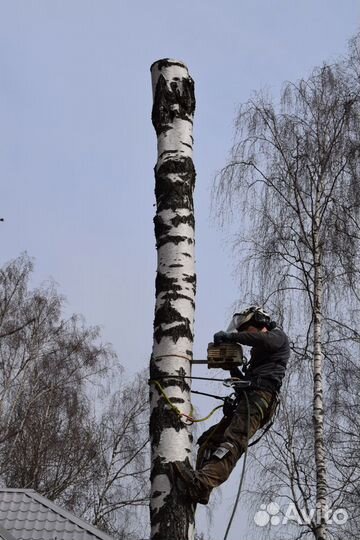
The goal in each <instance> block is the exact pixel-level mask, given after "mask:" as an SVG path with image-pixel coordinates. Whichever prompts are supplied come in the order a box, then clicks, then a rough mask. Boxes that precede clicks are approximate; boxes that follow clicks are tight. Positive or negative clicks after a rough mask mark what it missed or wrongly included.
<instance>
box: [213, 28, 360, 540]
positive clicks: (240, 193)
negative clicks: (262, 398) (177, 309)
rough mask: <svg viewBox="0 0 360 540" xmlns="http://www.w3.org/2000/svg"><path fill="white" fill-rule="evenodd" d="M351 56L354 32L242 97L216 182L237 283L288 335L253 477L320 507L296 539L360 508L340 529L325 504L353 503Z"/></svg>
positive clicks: (354, 157)
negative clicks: (263, 453) (334, 56)
mask: <svg viewBox="0 0 360 540" xmlns="http://www.w3.org/2000/svg"><path fill="white" fill-rule="evenodd" d="M359 65H360V62H359V36H356V38H355V39H354V40H353V42H352V43H351V46H350V50H349V53H348V55H347V57H345V58H344V59H342V60H341V61H339V62H337V63H335V64H332V65H324V66H322V67H321V68H317V69H315V70H314V71H313V73H312V74H311V75H310V77H308V78H307V79H303V80H301V81H299V82H297V83H286V84H285V85H284V88H283V91H282V94H281V100H280V102H279V104H278V105H276V104H275V103H274V102H273V100H271V99H270V98H268V97H267V96H266V95H265V94H264V93H258V94H256V95H255V96H254V97H253V98H252V99H250V100H249V101H248V102H247V103H245V104H244V105H242V106H241V107H240V110H239V114H238V117H237V120H236V137H235V143H234V146H233V148H232V151H231V156H230V159H229V162H228V164H227V165H226V166H225V167H224V169H223V170H222V171H221V173H220V174H219V176H218V177H217V179H216V183H215V197H216V203H217V210H218V215H219V217H220V219H221V220H222V222H224V220H225V218H227V217H228V216H229V215H231V217H232V218H233V223H235V224H236V226H237V227H238V232H237V235H236V240H235V243H236V247H237V250H238V251H237V253H238V256H239V259H240V260H241V261H242V264H244V262H245V263H246V264H245V268H246V271H245V272H242V273H241V275H240V279H241V281H242V288H243V289H244V284H246V285H247V287H248V290H247V295H248V296H250V297H251V301H252V302H254V301H255V302H257V303H261V304H267V306H268V308H270V309H272V310H273V311H274V312H275V313H277V314H278V317H279V319H280V322H283V323H284V324H286V326H287V327H288V328H290V330H289V333H290V334H292V335H293V351H294V355H293V362H292V369H291V372H292V374H291V379H290V382H289V384H288V387H287V396H288V398H289V400H288V401H287V404H286V406H284V409H283V412H282V414H281V415H280V417H279V421H278V430H277V433H276V434H275V435H274V434H273V435H272V436H271V439H269V438H268V441H267V444H268V447H269V448H270V450H268V452H267V457H268V460H266V474H265V473H264V477H263V478H261V484H262V488H263V489H262V495H264V494H266V496H269V493H271V494H272V496H274V494H275V493H276V488H275V487H274V486H275V485H276V486H277V490H278V491H277V493H278V495H279V496H280V497H283V498H284V500H289V498H290V500H292V501H293V502H294V503H295V505H296V507H297V508H298V509H301V508H305V509H306V508H309V509H310V508H315V507H317V508H318V509H319V512H318V515H317V516H314V517H313V518H312V519H310V520H309V522H308V523H305V524H303V525H302V526H298V531H299V532H298V533H297V534H298V536H297V538H300V536H302V537H304V535H305V536H306V535H308V536H309V537H315V538H316V539H317V540H323V539H326V540H327V539H329V538H330V537H337V536H336V535H337V534H339V535H340V536H341V535H342V536H344V531H345V530H347V531H349V533H350V532H351V531H354V530H357V533H358V532H359V526H360V525H359V520H358V516H357V512H353V514H352V515H351V516H350V517H349V520H348V521H347V523H346V525H343V526H342V528H341V527H340V529H339V531H338V528H337V527H336V524H335V525H334V524H332V525H330V524H329V523H328V522H327V519H326V516H325V512H326V509H327V508H328V507H330V508H332V509H335V508H339V505H340V506H341V504H345V503H346V504H348V505H349V504H350V503H349V501H350V500H355V499H356V498H357V499H356V500H357V501H359V498H358V493H357V494H356V488H355V484H356V482H355V480H356V478H357V477H358V475H359V472H360V469H359V467H358V465H355V463H356V462H355V454H356V451H355V448H356V444H357V445H358V444H359V437H358V436H355V437H354V436H353V435H355V432H356V430H355V429H354V428H355V424H354V423H352V428H350V426H349V420H350V416H351V415H349V406H348V405H349V403H350V402H351V403H352V406H353V407H355V406H356V403H357V405H358V402H357V401H356V399H355V400H354V399H350V396H351V397H352V398H353V396H352V392H354V390H355V386H354V380H350V379H351V378H350V377H345V373H349V372H354V370H356V369H358V367H359V363H358V349H359V347H358V346H359V333H358V328H357V323H356V320H357V319H358V313H359V308H360V305H359V301H360V296H359V292H360V290H359V285H360V281H359V275H360V264H359V263H360V260H359V258H360V256H359V253H360V252H359V247H360V245H359V240H360V221H359V218H360V161H359V160H360V135H359V133H360V130H359V126H360V122H359V120H360V116H359V114H360V85H359ZM230 211H231V212H230ZM291 329H292V330H293V332H291ZM334 370H336V373H335V372H334ZM345 379H346V380H345ZM340 381H342V382H343V384H340ZM294 396H296V399H294ZM340 396H341V406H339V405H338V400H339V399H340ZM355 402H356V403H355ZM340 411H341V412H340ZM352 420H353V421H354V418H352ZM345 426H346V427H345ZM353 429H354V431H352V430H353ZM350 431H351V433H352V435H351V436H350V435H349V433H350ZM345 433H348V436H345ZM341 446H342V448H343V450H344V449H345V448H346V456H347V458H346V459H348V458H349V459H350V462H351V464H352V465H351V466H350V469H349V468H348V466H349V463H348V462H347V461H346V459H345V454H343V455H342V456H341V455H340V451H339V450H340V447H341ZM279 464H281V465H282V467H281V468H280V467H279ZM264 478H267V479H268V484H267V486H268V488H269V489H268V490H266V489H264V486H265V484H264ZM271 485H272V486H273V489H272V488H271ZM354 498H355V499H354ZM348 507H349V506H348ZM352 508H355V507H354V506H352ZM267 532H269V531H267ZM294 534H295V533H294V531H291V538H295V536H294ZM330 535H332V536H330Z"/></svg>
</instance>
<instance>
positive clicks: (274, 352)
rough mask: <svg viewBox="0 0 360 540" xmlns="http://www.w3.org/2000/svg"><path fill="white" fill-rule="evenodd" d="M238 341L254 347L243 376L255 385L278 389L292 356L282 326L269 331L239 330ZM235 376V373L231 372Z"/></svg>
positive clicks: (267, 388)
mask: <svg viewBox="0 0 360 540" xmlns="http://www.w3.org/2000/svg"><path fill="white" fill-rule="evenodd" d="M236 341H237V343H240V344H241V345H248V346H250V347H252V349H251V356H250V361H249V363H248V364H247V366H246V368H245V369H244V372H243V373H244V374H243V376H242V377H241V378H243V379H245V380H248V381H251V382H252V386H253V387H258V388H263V389H265V390H270V391H278V390H279V389H280V387H281V384H282V380H283V378H284V375H285V371H286V366H287V363H288V360H289V356H290V346H289V340H288V337H287V335H286V334H285V332H284V331H283V330H282V329H281V328H278V327H276V328H274V329H272V330H269V331H267V332H238V333H237V336H236ZM231 374H232V375H233V376H235V373H234V372H233V370H232V372H231Z"/></svg>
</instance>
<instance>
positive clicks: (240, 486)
mask: <svg viewBox="0 0 360 540" xmlns="http://www.w3.org/2000/svg"><path fill="white" fill-rule="evenodd" d="M243 395H244V396H245V401H246V408H247V437H246V446H245V450H244V461H243V467H242V471H241V476H240V482H239V487H238V490H237V494H236V498H235V503H234V507H233V510H232V513H231V516H230V519H229V523H228V525H227V527H226V531H225V536H224V540H227V537H228V534H229V531H230V527H231V525H232V522H233V519H234V516H235V512H236V510H237V506H238V503H239V499H240V494H241V490H242V485H243V482H244V478H245V466H246V458H247V454H248V447H249V433H250V404H249V398H248V396H247V393H246V391H245V390H243Z"/></svg>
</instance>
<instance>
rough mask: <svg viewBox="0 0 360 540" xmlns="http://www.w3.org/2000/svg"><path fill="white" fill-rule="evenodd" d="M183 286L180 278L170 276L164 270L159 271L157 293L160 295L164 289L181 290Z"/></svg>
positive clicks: (156, 281) (156, 285) (156, 283)
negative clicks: (179, 282)
mask: <svg viewBox="0 0 360 540" xmlns="http://www.w3.org/2000/svg"><path fill="white" fill-rule="evenodd" d="M181 289H182V287H181V285H179V284H178V278H173V277H169V276H167V275H166V274H163V273H162V272H158V273H157V275H156V279H155V295H156V297H158V295H159V294H160V293H162V292H164V291H169V290H171V291H174V294H175V291H181Z"/></svg>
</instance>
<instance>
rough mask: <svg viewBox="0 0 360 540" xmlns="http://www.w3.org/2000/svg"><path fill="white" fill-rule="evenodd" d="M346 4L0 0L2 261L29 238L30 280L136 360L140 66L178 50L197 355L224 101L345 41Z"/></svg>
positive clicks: (221, 314) (145, 118)
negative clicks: (188, 101) (191, 173)
mask: <svg viewBox="0 0 360 540" xmlns="http://www.w3.org/2000/svg"><path fill="white" fill-rule="evenodd" d="M359 14H360V3H359V2H358V0H343V1H341V2H340V1H339V0H299V1H297V2H296V1H295V0H246V1H245V0H223V1H222V2H220V1H219V0H218V1H214V0H185V1H184V0H183V1H182V2H169V0H167V1H165V0H155V1H153V2H150V1H148V0H141V1H139V0H132V1H127V2H126V1H124V0H123V1H121V0H116V1H113V0H97V1H95V0H86V1H85V0H42V1H39V0H37V1H35V0H22V1H18V0H7V1H6V0H0V73H1V78H0V81H1V82H0V176H1V185H2V196H1V198H0V214H1V215H0V217H4V218H5V222H4V223H0V226H1V227H0V237H1V246H2V249H1V262H2V263H3V262H5V261H8V260H10V259H13V258H15V257H17V256H18V255H19V254H20V253H21V252H23V251H27V252H28V253H29V255H30V256H32V257H34V258H35V278H34V282H35V283H39V282H41V281H42V280H45V279H48V278H49V277H52V278H53V279H54V280H55V281H56V282H57V283H58V284H59V290H60V292H61V293H63V294H64V295H65V296H66V297H67V300H68V310H69V312H77V313H82V314H83V315H84V316H85V317H86V320H87V321H88V323H90V324H99V325H101V326H102V335H103V338H104V340H106V341H109V342H111V343H112V344H113V345H114V348H115V350H116V351H117V353H118V355H119V359H120V362H121V363H122V364H123V365H124V366H125V368H126V370H127V373H128V374H129V375H131V374H133V373H134V372H135V371H136V370H139V369H141V368H143V367H145V366H146V365H147V363H148V357H149V354H150V352H151V347H152V322H153V310H154V279H155V270H156V257H155V242H154V233H153V223H152V219H153V216H154V206H153V205H154V177H153V167H154V164H155V162H156V136H155V132H154V130H153V127H152V125H151V119H150V115H151V106H152V95H151V79H150V71H149V68H150V65H151V64H152V63H153V62H154V61H155V60H158V59H160V58H164V57H170V58H174V59H178V60H182V61H184V62H185V63H186V64H187V65H188V67H189V70H190V73H191V75H192V77H193V78H194V80H195V84H196V87H195V92H196V99H197V109H196V113H195V127H194V137H195V154H194V160H195V166H196V169H197V185H196V194H195V204H196V215H195V218H196V253H197V274H198V295H197V309H196V326H195V329H196V337H195V346H194V351H195V356H197V357H204V355H205V351H206V345H207V342H208V341H209V340H211V337H212V334H213V333H214V331H216V330H219V329H221V328H223V327H224V326H227V323H228V319H229V316H230V315H231V304H232V303H233V302H234V301H236V300H237V299H239V298H240V297H241V290H240V289H239V288H238V284H237V283H236V281H235V280H234V276H233V266H232V263H233V261H232V259H231V250H230V249H229V247H228V246H227V245H226V237H225V235H224V233H221V232H220V231H218V230H217V228H216V227H215V225H214V224H212V222H211V219H210V217H209V210H210V189H211V184H212V180H213V177H214V174H215V173H216V171H217V170H218V169H220V168H221V167H222V166H223V165H224V164H225V161H226V157H227V154H228V151H229V149H230V146H231V141H232V136H233V122H234V119H235V114H236V110H237V107H238V105H239V104H240V103H241V102H244V101H246V100H247V99H248V98H249V97H250V95H251V92H252V91H254V90H259V89H261V88H267V89H268V90H269V91H270V92H271V93H272V94H273V95H274V97H276V96H278V93H279V89H280V88H281V85H282V83H283V82H284V81H285V80H292V81H295V80H297V79H298V78H300V77H303V76H306V75H308V74H309V72H310V70H311V69H312V68H313V67H314V66H316V65H319V64H321V63H322V62H323V61H324V60H327V61H332V60H334V59H336V57H337V56H338V55H340V54H342V53H344V52H345V50H346V47H347V41H348V39H349V38H350V37H351V36H352V35H353V34H354V33H355V32H356V31H357V30H358V27H359ZM197 369H199V370H200V368H199V367H198V368H197ZM199 373H200V372H199ZM198 403H199V406H200V409H201V408H202V407H203V403H204V402H202V401H199V402H198ZM207 405H208V404H207ZM207 405H206V406H205V408H206V407H207ZM202 412H205V410H202ZM233 495H234V494H233V492H230V493H229V495H227V494H226V493H225V495H224V501H225V502H226V501H228V499H229V504H231V500H232V497H233ZM226 504H228V503H227V502H226ZM239 515H240V514H239ZM215 516H216V514H215ZM216 519H217V518H216V517H215V522H216ZM236 527H239V524H237V525H235V528H234V532H233V535H232V537H231V538H230V539H229V540H232V539H235V538H237V533H238V531H239V529H237V530H236ZM212 531H213V532H212V534H213V535H216V534H217V535H220V534H221V533H222V532H223V527H220V528H219V529H217V528H216V524H215V525H213V528H212ZM214 531H218V532H216V533H215V532H214ZM253 538H254V536H252V539H253Z"/></svg>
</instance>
